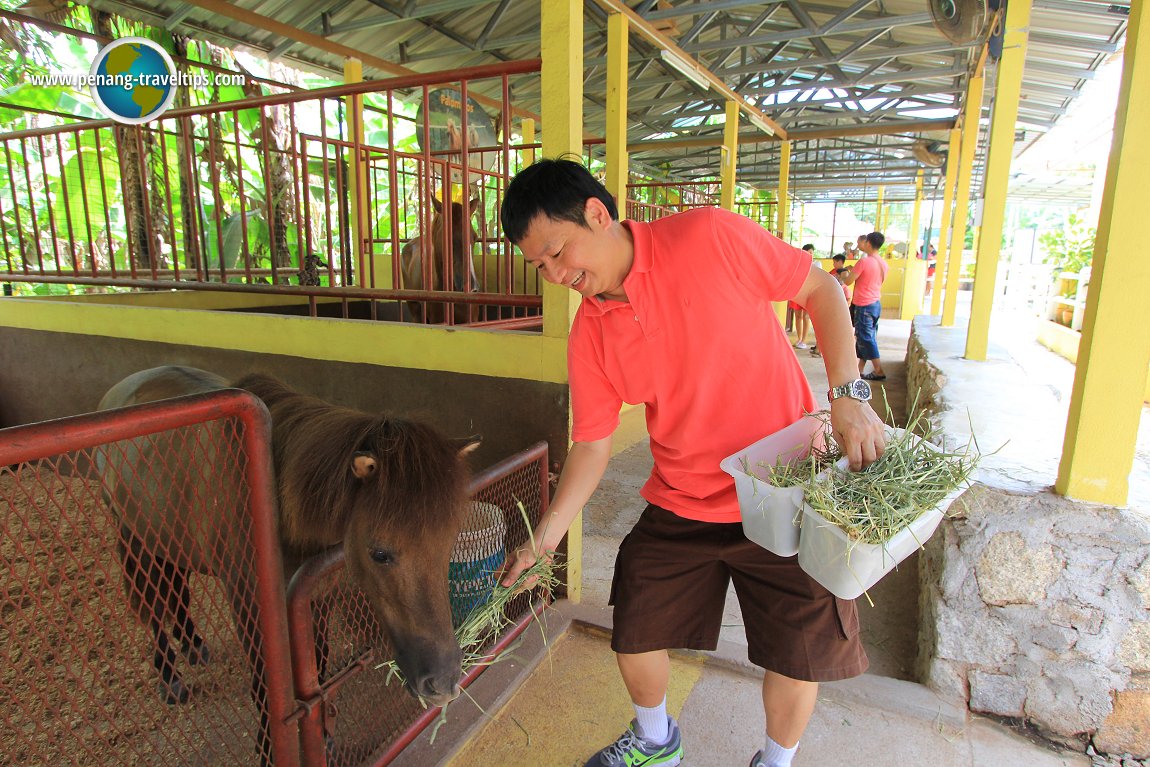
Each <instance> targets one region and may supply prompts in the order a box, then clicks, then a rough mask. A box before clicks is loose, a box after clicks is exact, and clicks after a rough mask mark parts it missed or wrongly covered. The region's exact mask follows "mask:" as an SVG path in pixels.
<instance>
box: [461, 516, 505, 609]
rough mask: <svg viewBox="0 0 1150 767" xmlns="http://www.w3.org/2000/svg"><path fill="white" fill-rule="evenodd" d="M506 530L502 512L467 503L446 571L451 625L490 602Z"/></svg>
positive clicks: (502, 551) (501, 560)
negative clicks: (469, 507) (465, 512)
mask: <svg viewBox="0 0 1150 767" xmlns="http://www.w3.org/2000/svg"><path fill="white" fill-rule="evenodd" d="M506 531H507V525H506V523H505V522H504V521H503V511H502V510H501V509H500V508H499V507H498V506H496V505H495V504H492V503H478V502H476V503H472V504H471V513H469V514H468V515H467V519H466V520H465V521H464V524H463V531H462V532H461V533H460V534H459V539H458V540H457V541H456V543H455V548H454V549H453V550H452V552H451V563H450V565H449V566H448V571H447V572H448V579H449V581H448V594H449V595H450V599H451V622H452V624H453V625H455V626H459V624H461V623H462V622H463V621H464V620H465V619H466V618H467V616H468V615H470V614H471V612H472V610H475V609H477V608H479V607H482V606H483V605H485V604H487V603H488V602H490V601H491V593H492V590H493V589H494V588H495V571H496V570H498V569H499V566H500V565H501V564H503V557H504V544H503V538H504V535H505V534H506Z"/></svg>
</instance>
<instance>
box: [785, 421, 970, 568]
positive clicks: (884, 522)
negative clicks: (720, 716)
mask: <svg viewBox="0 0 1150 767" xmlns="http://www.w3.org/2000/svg"><path fill="white" fill-rule="evenodd" d="M922 425H923V419H922V416H921V414H920V415H918V416H916V417H915V418H913V419H912V420H911V422H910V423H909V424H908V425H907V428H906V429H905V430H902V429H896V430H893V431H892V432H888V434H889V436H890V439H889V441H888V442H887V446H886V451H885V452H884V453H883V454H882V456H881V457H880V458H879V459H878V460H877V461H875V462H874V463H872V464H871V465H870V466H868V467H867V468H865V469H863V470H862V471H848V470H847V469H846V467H844V466H842V465H841V462H840V464H836V466H835V468H834V469H832V470H831V471H830V472H829V473H828V474H827V475H826V477H825V479H821V480H819V481H811V482H808V483H804V494H805V501H806V503H807V505H808V506H810V507H811V509H812V510H814V511H816V512H818V513H819V514H820V515H821V516H822V517H823V518H825V519H826V520H827V521H828V522H831V523H832V524H835V525H837V526H838V527H840V528H841V529H842V530H843V532H844V533H845V534H846V535H847V537H848V538H850V539H851V541H853V542H856V543H867V544H876V545H881V544H884V543H886V542H887V541H889V540H890V539H891V538H892V537H893V536H894V535H895V534H897V533H898V532H899V531H901V530H903V529H904V528H906V527H907V526H908V525H910V523H911V522H913V521H914V520H916V519H917V518H918V517H920V516H921V515H922V514H923V513H924V512H926V511H929V510H931V509H934V508H936V507H937V506H938V505H939V504H940V503H941V502H942V501H943V499H945V498H946V497H947V496H948V495H950V494H951V493H952V492H954V491H955V490H957V489H958V488H960V487H962V486H963V485H966V484H968V483H969V480H970V476H971V474H972V473H973V472H974V469H975V467H976V466H977V464H978V460H979V458H980V455H979V453H978V450H977V444H975V446H974V449H973V450H972V448H971V445H970V444H969V443H968V444H967V445H966V446H964V447H962V448H960V449H945V448H940V447H938V446H936V445H935V444H933V443H932V442H931V440H932V439H933V438H935V437H936V436H937V432H936V431H935V430H933V429H928V430H924V433H923V434H922V436H919V435H917V434H915V432H916V431H917V430H920V429H921V427H922Z"/></svg>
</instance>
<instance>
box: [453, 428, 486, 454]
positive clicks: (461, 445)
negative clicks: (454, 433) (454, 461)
mask: <svg viewBox="0 0 1150 767" xmlns="http://www.w3.org/2000/svg"><path fill="white" fill-rule="evenodd" d="M482 441H483V437H481V436H479V435H478V434H472V435H471V436H470V437H456V438H455V439H452V440H451V444H453V445H455V448H456V450H458V451H459V457H460V458H466V457H467V456H469V455H471V454H472V453H474V452H475V451H476V449H477V448H478V447H479V443H481V442H482Z"/></svg>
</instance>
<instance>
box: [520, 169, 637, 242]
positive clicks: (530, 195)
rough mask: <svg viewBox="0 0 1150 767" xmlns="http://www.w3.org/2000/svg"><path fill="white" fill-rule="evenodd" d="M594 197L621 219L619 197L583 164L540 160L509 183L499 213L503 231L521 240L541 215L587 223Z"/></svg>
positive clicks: (612, 214) (582, 224)
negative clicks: (585, 216)
mask: <svg viewBox="0 0 1150 767" xmlns="http://www.w3.org/2000/svg"><path fill="white" fill-rule="evenodd" d="M592 197H595V198H597V199H599V200H600V201H602V203H603V204H604V205H605V206H606V207H607V212H608V213H610V214H611V219H612V220H614V221H618V220H619V209H618V208H617V207H616V206H615V199H614V198H613V197H612V196H611V193H610V192H608V191H607V189H606V187H604V186H603V185H602V184H600V183H599V182H598V181H596V180H595V177H594V176H592V175H591V172H590V171H588V170H587V169H586V168H585V167H583V165H581V164H580V163H578V162H575V161H573V160H568V159H565V158H564V157H559V158H555V159H543V160H539V161H538V162H535V163H533V164H532V165H529V166H528V167H526V168H524V169H523V170H521V171H519V173H517V174H516V175H515V178H513V179H511V183H510V184H508V185H507V192H506V194H505V196H504V198H503V207H502V209H501V210H500V212H499V217H500V220H501V221H502V222H503V234H504V235H505V236H506V237H507V239H509V240H511V241H512V242H514V243H518V242H519V241H521V240H522V239H523V238H524V237H526V236H527V227H529V226H530V225H531V222H532V221H534V220H535V217H536V216H538V215H539V214H543V215H544V216H547V217H548V218H550V219H552V220H554V221H573V222H575V223H576V224H579V225H580V226H587V222H586V220H585V219H584V212H585V210H586V206H587V200H589V199H591V198H592Z"/></svg>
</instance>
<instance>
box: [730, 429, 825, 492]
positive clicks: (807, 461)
mask: <svg viewBox="0 0 1150 767" xmlns="http://www.w3.org/2000/svg"><path fill="white" fill-rule="evenodd" d="M807 415H809V416H810V417H811V418H815V419H817V420H818V421H819V422H821V424H822V432H823V435H822V436H823V439H821V440H820V439H818V435H815V436H814V437H812V438H811V442H810V444H809V445H807V446H805V448H803V449H805V451H806V456H804V457H803V458H801V459H799V460H797V461H796V460H793V458H792V456H793V455H794V454H795V453H796V452H798V451H799V450H800V448H795V449H794V450H792V451H790V452H788V453H783V454H781V455H779V456H778V458H776V459H775V462H774V463H773V464H770V463H767V462H766V461H759V462H758V463H757V464H756V466H757V467H758V468H760V469H762V470H763V472H764V475H765V481H766V482H767V483H768V484H770V485H772V486H774V487H798V486H806V485H808V484H810V483H812V482H814V481H815V479H816V477H818V475H819V474H820V473H822V472H824V471H826V470H827V469H829V468H830V467H831V466H834V464H835V461H837V460H839V459H840V458H842V453H841V452H839V448H838V445H837V444H836V443H835V441H834V438H833V437H832V436H831V411H829V410H820V411H818V412H817V413H808V414H807ZM743 471H744V472H746V473H747V474H749V475H750V476H751V477H752V478H755V473H754V472H753V471H751V470H750V467H749V466H747V465H746V462H745V460H744V465H743Z"/></svg>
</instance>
